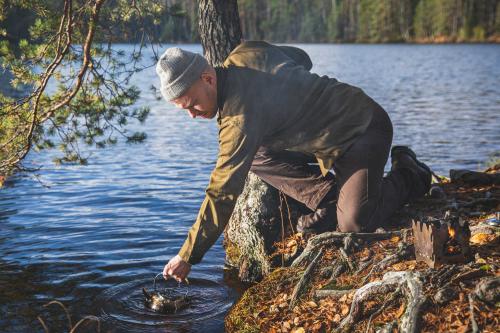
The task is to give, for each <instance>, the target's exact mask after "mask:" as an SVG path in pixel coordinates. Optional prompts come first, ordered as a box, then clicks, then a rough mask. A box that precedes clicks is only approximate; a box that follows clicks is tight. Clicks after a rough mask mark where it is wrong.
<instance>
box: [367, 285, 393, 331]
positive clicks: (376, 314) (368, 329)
mask: <svg viewBox="0 0 500 333" xmlns="http://www.w3.org/2000/svg"><path fill="white" fill-rule="evenodd" d="M400 294H401V289H400V288H399V287H398V288H397V289H396V291H395V292H393V293H392V294H391V295H390V296H389V298H388V299H387V300H386V301H385V302H384V304H382V306H380V307H379V308H378V309H377V310H376V311H375V312H374V313H372V314H371V315H370V319H368V324H366V333H368V332H369V331H370V325H371V323H372V319H373V318H374V317H376V316H378V315H379V314H380V313H382V311H383V310H384V309H385V308H386V307H387V306H388V305H390V304H391V303H393V302H394V300H396V297H398V296H399V295H400Z"/></svg>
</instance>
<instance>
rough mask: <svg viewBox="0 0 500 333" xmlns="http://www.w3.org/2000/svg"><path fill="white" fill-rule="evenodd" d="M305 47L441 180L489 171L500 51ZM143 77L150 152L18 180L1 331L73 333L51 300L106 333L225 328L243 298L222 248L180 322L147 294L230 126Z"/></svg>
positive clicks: (3, 236)
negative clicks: (191, 110)
mask: <svg viewBox="0 0 500 333" xmlns="http://www.w3.org/2000/svg"><path fill="white" fill-rule="evenodd" d="M120 47H123V48H127V47H128V46H123V45H122V46H120ZM184 47H185V48H187V49H189V50H193V51H197V52H201V47H200V46H199V45H185V46H184ZM300 47H302V48H303V49H305V50H306V51H307V52H308V53H309V54H310V56H311V58H312V61H313V63H314V67H313V70H312V71H313V72H316V73H320V74H326V75H329V76H332V77H335V78H337V79H339V80H340V81H344V82H347V83H350V84H353V85H357V86H359V87H361V88H363V89H364V90H365V91H366V92H367V93H368V94H369V95H370V96H371V97H373V98H374V99H375V100H376V101H378V102H379V103H380V104H381V105H382V106H383V107H384V108H385V109H386V110H387V111H388V113H389V115H390V116H391V118H392V121H393V123H394V132H395V137H394V143H395V144H408V145H410V146H412V147H413V148H414V149H415V150H416V152H417V154H419V156H421V157H422V159H423V160H424V161H426V162H428V163H429V165H430V166H431V167H432V168H434V170H435V171H436V172H438V173H440V174H446V175H447V174H448V170H449V169H450V168H470V169H478V168H482V167H484V162H485V161H486V160H487V159H488V158H489V156H490V155H491V154H493V153H497V154H498V152H499V151H500V45H311V44H307V45H300ZM147 58H148V57H146V59H147ZM133 81H134V84H135V85H137V86H139V87H140V88H141V89H142V90H143V94H142V98H141V100H140V104H141V105H147V106H149V107H150V108H151V116H150V117H149V119H148V120H147V122H146V124H145V125H144V126H143V127H142V129H143V130H145V131H146V132H147V133H148V140H147V141H146V142H145V143H144V144H141V145H128V144H125V143H119V144H118V145H116V146H114V147H112V148H109V149H106V150H99V151H98V150H89V152H91V153H93V156H92V157H91V159H90V162H89V165H88V166H55V165H53V164H52V163H51V160H52V159H53V158H54V157H55V156H57V152H56V151H54V152H44V153H43V154H35V153H33V154H31V155H30V156H29V160H30V162H31V163H32V164H33V165H36V166H43V168H42V169H41V170H40V172H39V174H40V176H41V180H42V181H43V182H44V183H45V184H46V185H49V186H50V188H47V187H43V186H41V185H40V184H39V183H38V181H37V180H36V179H34V178H32V177H30V176H23V175H18V176H16V177H13V178H12V179H10V180H9V181H8V182H7V183H6V186H5V188H3V189H1V190H0V331H1V332H42V331H43V330H42V327H41V325H40V324H39V322H38V321H37V319H36V318H37V316H38V315H41V316H42V317H43V318H45V319H46V322H47V324H48V326H49V327H50V328H51V331H52V330H53V331H61V330H62V329H66V327H67V326H65V325H66V322H65V319H64V314H63V311H62V310H61V309H60V308H58V307H57V306H50V307H49V308H48V309H45V308H43V304H45V303H47V302H49V301H51V300H59V301H61V302H63V303H64V304H65V305H66V306H68V307H69V310H70V312H71V313H72V314H73V323H75V322H76V321H77V320H78V319H80V318H82V317H83V316H85V315H93V316H97V317H99V318H100V321H101V324H102V325H103V331H111V332H221V331H223V327H224V326H223V320H224V315H225V313H226V312H227V310H228V309H229V308H230V306H231V305H232V303H233V301H234V300H235V299H236V298H237V297H238V294H239V291H238V289H239V288H238V286H237V284H234V283H233V282H232V281H233V280H232V279H230V278H227V277H226V278H225V277H224V275H225V274H224V270H223V264H224V251H223V248H222V245H221V240H219V241H218V242H217V244H216V245H215V246H214V247H213V248H212V249H211V250H210V251H209V252H208V253H207V255H206V256H205V259H204V261H203V262H202V263H201V264H199V265H196V266H194V267H193V270H192V273H191V275H190V281H191V285H190V287H188V288H187V287H185V286H181V289H182V291H188V292H189V293H190V295H191V296H193V298H194V303H193V305H192V307H191V308H190V309H188V310H186V311H184V312H181V313H178V314H176V315H170V316H167V315H165V316H159V315H156V314H153V313H150V312H148V311H147V310H145V309H144V305H143V303H142V300H143V297H142V293H141V288H142V287H146V288H148V289H151V288H152V286H153V284H152V282H153V277H154V276H155V275H156V274H157V273H159V272H160V271H161V270H162V268H163V265H164V264H165V263H166V262H167V261H168V259H169V258H171V257H172V256H174V255H175V254H176V253H177V250H178V248H179V247H180V246H181V244H182V242H183V241H184V237H185V235H186V232H187V230H188V229H189V227H190V226H191V224H192V223H193V221H194V219H195V217H196V214H197V212H198V208H199V205H200V203H201V201H202V200H203V195H204V189H205V187H206V185H207V183H208V179H209V175H210V171H211V170H212V168H213V166H214V163H215V158H216V153H217V127H216V122H215V121H207V120H198V119H196V120H194V121H193V120H192V119H190V118H189V117H188V115H187V114H186V113H185V112H183V111H180V110H175V109H174V108H173V107H172V106H170V105H168V104H166V103H165V102H163V101H158V100H156V99H155V98H154V96H153V94H152V93H151V91H150V90H149V88H150V86H151V84H156V85H157V84H158V83H159V82H158V79H157V77H156V74H155V72H154V68H150V69H148V70H146V71H144V72H141V73H139V74H137V75H136V77H135V80H133ZM249 88H250V89H251V87H249ZM160 285H161V287H162V288H163V287H175V286H176V284H175V283H174V284H172V282H170V284H168V283H164V282H162V283H160ZM81 331H82V332H88V331H95V330H94V328H93V327H91V326H87V327H85V328H84V329H82V330H81Z"/></svg>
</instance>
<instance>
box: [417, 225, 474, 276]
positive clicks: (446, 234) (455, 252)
mask: <svg viewBox="0 0 500 333" xmlns="http://www.w3.org/2000/svg"><path fill="white" fill-rule="evenodd" d="M412 228H413V235H414V237H415V256H416V258H417V261H424V262H425V263H427V265H429V267H431V268H436V267H440V266H442V265H445V264H457V263H465V262H467V261H469V260H470V259H471V250H470V246H469V239H470V230H469V224H468V223H467V222H466V221H460V220H459V219H458V217H451V218H449V217H446V218H445V219H444V220H439V219H433V218H427V219H422V220H413V221H412ZM452 245H453V246H452Z"/></svg>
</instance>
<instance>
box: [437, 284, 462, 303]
mask: <svg viewBox="0 0 500 333" xmlns="http://www.w3.org/2000/svg"><path fill="white" fill-rule="evenodd" d="M457 296H458V293H457V292H456V291H455V290H454V289H453V288H450V287H445V288H441V289H439V290H438V291H437V293H436V294H435V295H434V302H435V303H436V304H440V305H444V304H446V303H448V302H450V301H452V300H454V299H455V298H457Z"/></svg>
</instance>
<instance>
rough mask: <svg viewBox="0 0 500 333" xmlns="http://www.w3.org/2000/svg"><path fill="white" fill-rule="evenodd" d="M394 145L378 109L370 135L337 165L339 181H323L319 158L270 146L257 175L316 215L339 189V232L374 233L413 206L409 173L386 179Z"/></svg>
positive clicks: (257, 162) (257, 163) (257, 161)
mask: <svg viewBox="0 0 500 333" xmlns="http://www.w3.org/2000/svg"><path fill="white" fill-rule="evenodd" d="M391 143H392V124H391V120H390V119H389V116H388V115H387V113H386V112H385V111H384V109H382V107H380V106H379V105H378V104H374V110H373V118H372V121H371V123H370V125H369V126H368V128H367V130H366V132H365V133H364V134H363V135H362V136H360V137H359V138H358V140H356V141H355V142H354V144H353V145H352V146H351V147H350V148H349V149H348V150H347V151H346V152H344V154H342V155H341V156H340V157H339V159H338V160H336V161H335V164H334V167H333V171H334V172H335V176H333V175H332V174H328V175H327V177H323V176H322V175H321V172H320V169H319V167H318V166H315V165H310V163H316V160H315V158H314V156H313V155H308V154H303V153H299V152H291V151H273V150H270V149H267V148H265V147H261V148H260V149H259V151H258V152H257V154H256V155H255V158H254V161H253V164H252V168H251V171H252V172H254V173H255V174H256V175H258V176H259V177H260V178H261V179H262V180H264V181H265V182H266V183H268V184H270V185H271V186H273V187H275V188H277V189H279V190H281V191H282V192H283V193H285V194H287V195H288V196H290V197H292V198H294V199H295V200H297V201H299V202H302V203H303V204H305V205H306V206H307V207H308V208H310V209H311V210H313V211H314V210H316V208H317V207H318V205H319V204H320V202H321V200H322V199H323V198H324V197H325V195H326V194H327V193H328V192H329V191H330V190H332V189H334V190H336V191H337V194H338V201H337V222H338V229H339V230H340V231H342V232H360V231H368V232H369V231H374V230H375V229H376V228H378V227H379V226H382V225H383V224H384V222H385V221H386V220H387V219H388V218H389V217H390V216H391V215H392V214H393V213H394V212H395V211H396V210H397V209H398V208H400V207H401V206H402V205H403V204H405V203H407V201H408V200H407V199H408V196H409V191H410V186H409V185H408V180H407V178H405V174H404V172H405V171H404V170H395V171H391V172H389V173H388V174H387V176H386V177H383V175H384V166H385V164H386V162H387V159H388V157H389V151H390V148H391ZM406 177H407V176H406ZM335 186H336V189H335ZM334 222H335V221H332V223H334Z"/></svg>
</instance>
